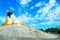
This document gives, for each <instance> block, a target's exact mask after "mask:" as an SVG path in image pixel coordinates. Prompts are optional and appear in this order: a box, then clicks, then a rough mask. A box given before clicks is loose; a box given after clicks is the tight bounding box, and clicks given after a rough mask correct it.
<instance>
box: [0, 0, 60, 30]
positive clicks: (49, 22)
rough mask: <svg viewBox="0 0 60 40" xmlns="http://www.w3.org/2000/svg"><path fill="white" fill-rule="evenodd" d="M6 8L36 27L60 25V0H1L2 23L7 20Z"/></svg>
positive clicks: (0, 13)
mask: <svg viewBox="0 0 60 40" xmlns="http://www.w3.org/2000/svg"><path fill="white" fill-rule="evenodd" d="M6 10H9V11H10V12H13V13H14V15H15V16H16V18H17V19H19V20H21V21H22V22H23V23H24V24H26V25H28V26H32V27H34V28H36V29H44V30H45V29H47V28H52V27H53V28H54V27H55V26H57V25H60V0H0V25H1V24H3V23H4V22H5V19H6V17H7V15H6Z"/></svg>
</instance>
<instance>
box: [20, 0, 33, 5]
mask: <svg viewBox="0 0 60 40" xmlns="http://www.w3.org/2000/svg"><path fill="white" fill-rule="evenodd" d="M31 1H32V0H21V2H20V4H22V5H25V4H27V3H29V2H31Z"/></svg>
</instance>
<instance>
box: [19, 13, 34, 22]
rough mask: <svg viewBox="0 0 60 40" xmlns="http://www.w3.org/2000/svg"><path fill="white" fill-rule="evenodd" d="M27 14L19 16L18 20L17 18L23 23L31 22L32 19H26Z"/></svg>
mask: <svg viewBox="0 0 60 40" xmlns="http://www.w3.org/2000/svg"><path fill="white" fill-rule="evenodd" d="M27 14H28V13H26V14H23V15H21V16H19V17H18V18H19V19H20V20H21V21H23V22H29V21H33V20H34V18H32V17H28V16H27ZM28 15H29V14H28Z"/></svg>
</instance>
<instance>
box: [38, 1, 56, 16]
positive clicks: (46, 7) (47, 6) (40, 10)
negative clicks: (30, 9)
mask: <svg viewBox="0 0 60 40" xmlns="http://www.w3.org/2000/svg"><path fill="white" fill-rule="evenodd" d="M55 3H56V2H55V0H50V1H49V3H47V4H46V6H45V7H43V8H41V9H39V10H38V13H41V12H42V15H41V16H42V17H44V16H45V14H47V13H48V12H49V10H50V9H51V8H52V7H53V6H55Z"/></svg>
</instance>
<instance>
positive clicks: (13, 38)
mask: <svg viewBox="0 0 60 40" xmlns="http://www.w3.org/2000/svg"><path fill="white" fill-rule="evenodd" d="M57 37H58V36H57V35H53V34H48V33H45V32H42V31H39V30H36V29H34V28H31V27H27V26H17V25H10V26H6V27H3V26H2V27H1V28H0V40H2V39H3V40H7V39H10V40H19V39H22V38H23V39H24V38H25V39H26V40H27V39H29V38H31V39H32V40H33V39H35V38H44V39H50V38H57Z"/></svg>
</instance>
